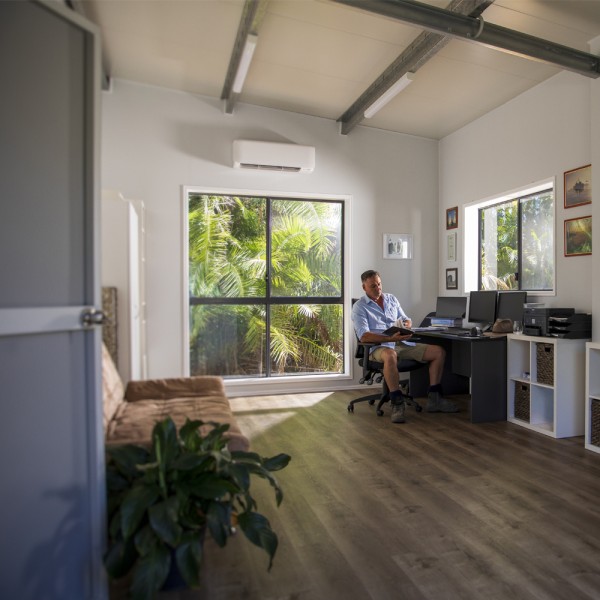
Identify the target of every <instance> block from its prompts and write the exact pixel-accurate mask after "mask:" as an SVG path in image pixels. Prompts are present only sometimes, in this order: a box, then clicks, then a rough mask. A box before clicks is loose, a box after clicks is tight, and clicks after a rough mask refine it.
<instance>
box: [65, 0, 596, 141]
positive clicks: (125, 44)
mask: <svg viewBox="0 0 600 600" xmlns="http://www.w3.org/2000/svg"><path fill="white" fill-rule="evenodd" d="M364 4H365V8H368V0H366V1H365V3H364ZM427 4H431V5H433V6H435V7H438V8H446V6H447V5H448V1H444V0H428V2H427ZM76 5H78V6H77V8H78V9H81V10H82V11H83V12H84V13H85V15H86V16H87V17H88V18H89V19H90V20H92V21H93V22H95V23H96V24H97V25H98V26H99V28H100V30H101V33H102V43H103V54H104V60H105V65H106V70H107V72H108V74H109V76H110V77H112V78H120V79H128V80H131V81H136V82H141V83H146V84H150V85H156V86H162V87H168V88H173V89H176V90H182V91H187V92H190V93H194V94H200V95H207V96H213V97H216V98H220V97H221V95H222V92H223V86H224V82H225V78H226V74H227V70H228V66H229V62H230V58H231V55H232V51H233V48H234V43H235V39H236V34H237V31H238V27H239V24H240V19H241V16H242V13H243V10H244V0H85V1H84V2H79V3H76ZM264 5H265V7H266V8H265V12H264V15H263V16H262V19H261V21H260V26H259V28H258V31H257V34H258V44H257V47H256V52H255V54H254V57H253V60H252V63H251V66H250V70H249V72H248V76H247V78H246V82H245V84H244V88H243V90H242V93H241V95H240V96H239V98H238V100H237V102H242V103H250V104H255V105H259V106H265V107H270V108H276V109H281V110H287V111H293V112H298V113H302V114H306V115H313V116H318V117H324V118H327V119H332V120H338V119H339V118H340V117H341V115H342V114H343V113H344V112H345V111H346V110H347V109H348V108H349V107H350V106H351V105H352V104H353V102H354V101H355V100H356V99H357V98H358V97H359V96H360V95H361V94H362V93H363V92H364V91H365V89H367V88H368V87H369V86H370V85H371V84H372V83H373V81H374V80H375V79H376V78H377V77H378V76H379V75H380V74H381V73H382V72H383V71H384V70H385V69H386V67H388V65H390V63H391V62H392V61H394V59H395V58H396V57H397V56H398V55H400V54H401V53H402V52H403V51H404V50H406V48H407V47H408V46H409V45H410V44H411V42H412V41H413V40H414V39H415V38H416V37H417V36H418V35H419V34H420V33H421V32H422V29H420V28H418V27H415V26H413V25H410V24H407V23H405V22H401V21H398V20H395V19H392V18H389V17H383V16H378V15H376V14H373V13H371V12H369V11H368V10H363V9H362V8H359V7H349V6H346V5H343V4H340V3H337V2H332V1H330V0H269V1H268V2H265V3H264ZM483 16H484V19H485V22H486V23H493V24H495V25H500V26H503V27H506V28H509V29H512V30H515V31H519V32H522V33H526V34H529V35H533V36H536V37H540V38H543V39H545V40H549V41H551V42H554V43H558V44H562V45H564V46H568V47H570V48H574V49H577V50H582V51H584V52H589V51H590V50H589V45H588V42H590V40H592V39H593V38H595V37H596V36H598V35H600V0H495V2H494V3H493V4H492V5H491V6H489V7H488V8H486V10H485V11H484V13H483ZM560 70H561V69H560V68H558V67H556V66H552V65H549V64H546V63H543V62H539V61H535V60H531V59H527V58H523V57H520V56H515V55H511V54H508V53H504V52H500V51H498V50H497V49H493V48H488V47H486V46H484V45H482V44H480V43H476V42H469V41H464V40H457V39H453V40H451V41H450V42H449V43H448V44H447V45H446V46H445V47H444V48H443V49H442V50H441V51H439V52H438V53H437V54H436V55H435V56H433V57H432V58H431V59H430V60H429V61H428V62H427V63H426V64H424V65H423V66H422V67H421V68H419V70H418V72H417V73H416V74H415V78H414V81H413V82H412V84H411V85H410V86H409V87H408V88H406V89H405V90H404V91H402V92H401V93H400V94H399V95H398V96H396V97H395V98H394V99H393V100H392V101H390V102H389V103H388V104H387V105H386V106H385V107H384V108H382V109H381V110H380V111H379V112H378V113H377V114H376V115H375V116H374V117H372V118H371V119H364V120H362V121H361V123H360V126H367V127H376V128H380V129H385V130H389V131H395V132H401V133H407V134H411V135H417V136H423V137H427V138H433V139H441V138H442V137H444V136H446V135H448V134H449V133H452V132H453V131H455V130H457V129H459V128H460V127H462V126H464V125H465V124H467V123H469V122H471V121H473V120H474V119H477V118H478V117H480V116H482V115H483V114H485V113H487V112H489V111H490V110H492V109H493V108H495V107H497V106H499V105H501V104H503V103H505V102H507V101H508V100H510V99H512V98H514V97H515V96H517V95H519V94H521V93H522V92H524V91H525V90H527V89H529V88H531V87H533V86H535V85H537V84H539V83H540V82H542V81H544V80H546V79H547V78H549V77H551V76H553V75H554V74H556V73H558V72H559V71H560ZM578 76H579V75H578ZM233 113H234V114H235V107H234V109H233ZM349 135H350V136H351V135H352V132H350V133H349Z"/></svg>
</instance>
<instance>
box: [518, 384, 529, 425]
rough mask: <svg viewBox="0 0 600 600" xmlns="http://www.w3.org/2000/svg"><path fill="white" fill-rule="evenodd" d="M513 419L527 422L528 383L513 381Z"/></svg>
mask: <svg viewBox="0 0 600 600" xmlns="http://www.w3.org/2000/svg"><path fill="white" fill-rule="evenodd" d="M515 419H519V420H520V421H526V422H527V423H529V384H528V383H523V382H522V381H515Z"/></svg>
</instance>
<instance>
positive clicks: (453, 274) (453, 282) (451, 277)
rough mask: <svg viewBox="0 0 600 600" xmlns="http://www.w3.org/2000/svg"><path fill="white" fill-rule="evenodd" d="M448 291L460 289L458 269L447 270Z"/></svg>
mask: <svg viewBox="0 0 600 600" xmlns="http://www.w3.org/2000/svg"><path fill="white" fill-rule="evenodd" d="M446 289H447V290H457V289H458V269H446Z"/></svg>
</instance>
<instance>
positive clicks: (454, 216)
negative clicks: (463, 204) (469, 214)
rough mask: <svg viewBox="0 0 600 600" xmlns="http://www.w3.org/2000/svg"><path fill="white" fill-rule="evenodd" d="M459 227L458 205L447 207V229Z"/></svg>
mask: <svg viewBox="0 0 600 600" xmlns="http://www.w3.org/2000/svg"><path fill="white" fill-rule="evenodd" d="M457 227H458V206H455V207H454V208H447V209H446V229H456V228H457Z"/></svg>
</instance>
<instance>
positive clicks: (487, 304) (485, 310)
mask: <svg viewBox="0 0 600 600" xmlns="http://www.w3.org/2000/svg"><path fill="white" fill-rule="evenodd" d="M497 297H498V292H497V291H496V290H478V291H472V292H471V293H470V294H469V318H468V321H469V323H480V324H481V325H483V326H485V327H487V326H489V325H492V324H493V323H494V321H495V320H496V298H497Z"/></svg>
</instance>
